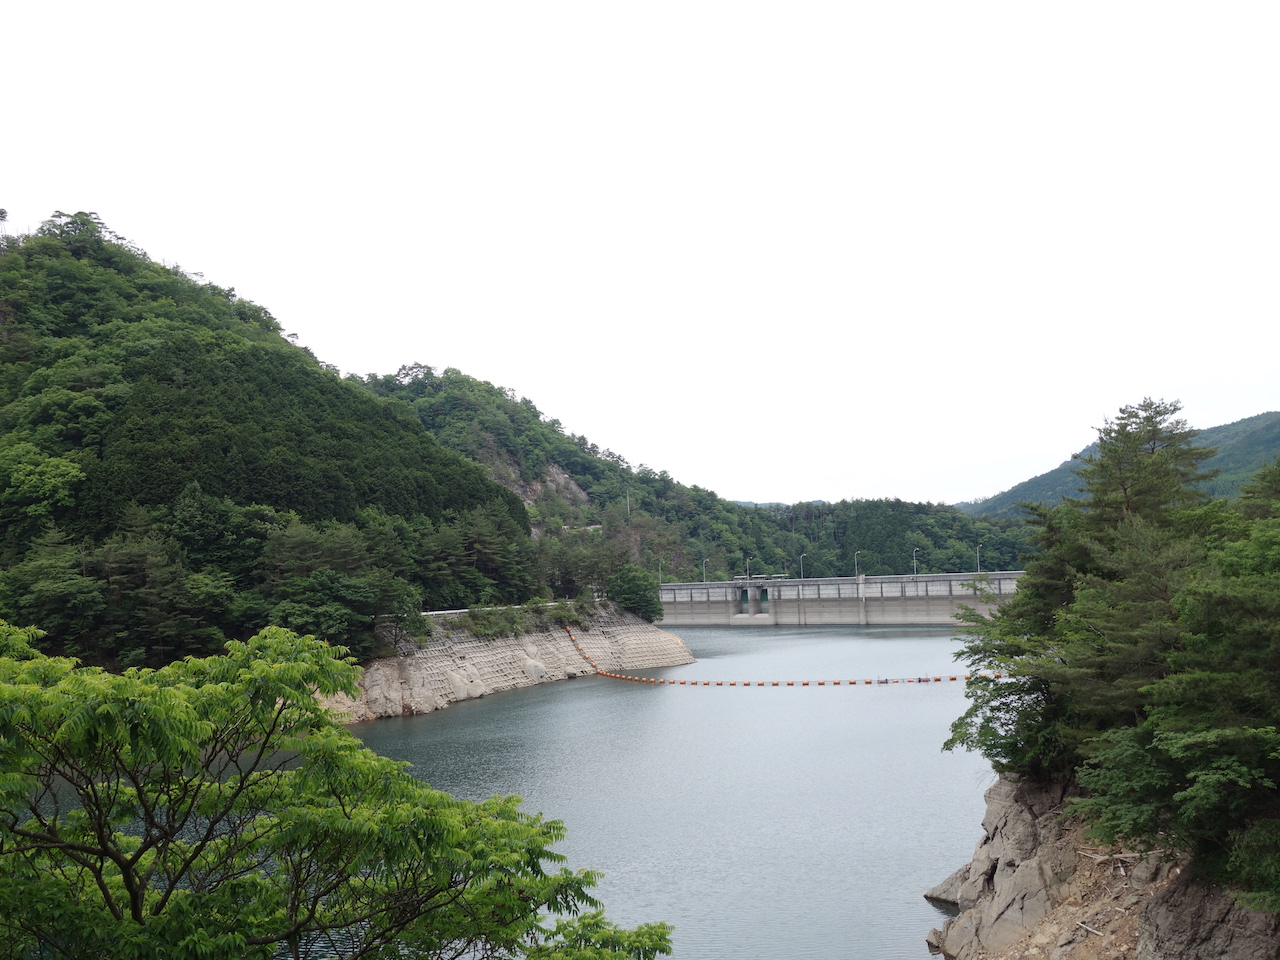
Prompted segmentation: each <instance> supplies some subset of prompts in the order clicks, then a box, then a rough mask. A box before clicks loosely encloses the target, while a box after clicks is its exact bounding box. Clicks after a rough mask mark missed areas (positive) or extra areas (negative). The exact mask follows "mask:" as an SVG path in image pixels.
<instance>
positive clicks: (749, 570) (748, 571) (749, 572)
mask: <svg viewBox="0 0 1280 960" xmlns="http://www.w3.org/2000/svg"><path fill="white" fill-rule="evenodd" d="M747 579H748V580H750V579H751V558H750V557H747Z"/></svg>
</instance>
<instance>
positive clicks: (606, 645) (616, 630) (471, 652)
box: [327, 608, 694, 721]
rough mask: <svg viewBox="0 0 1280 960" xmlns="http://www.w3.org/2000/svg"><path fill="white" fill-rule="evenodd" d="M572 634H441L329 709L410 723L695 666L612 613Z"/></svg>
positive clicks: (661, 639) (367, 673) (376, 663)
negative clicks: (493, 697)
mask: <svg viewBox="0 0 1280 960" xmlns="http://www.w3.org/2000/svg"><path fill="white" fill-rule="evenodd" d="M570 629H572V631H573V637H572V638H570V636H569V633H568V632H566V631H565V629H564V628H563V627H551V628H549V629H547V630H544V631H539V632H536V633H526V634H522V635H521V636H519V637H502V638H498V639H493V640H484V639H480V638H477V637H475V636H472V635H471V634H469V633H464V632H460V631H456V630H449V629H448V628H447V627H446V628H445V629H443V630H437V633H436V635H435V636H433V637H432V638H431V640H429V641H428V642H427V643H426V645H425V646H424V647H423V648H422V649H420V650H416V651H414V652H406V653H405V654H403V655H401V656H396V657H386V658H383V659H379V660H373V661H370V662H369V663H367V664H365V667H364V675H363V677H362V678H361V681H360V694H359V696H357V697H356V698H355V699H354V700H353V699H352V698H350V697H346V696H338V697H333V698H331V699H329V700H328V701H327V704H328V706H329V707H330V708H331V709H333V710H334V711H335V712H336V713H338V714H340V715H342V716H344V717H345V718H347V719H349V720H351V721H359V720H373V719H376V718H378V717H400V716H409V715H413V714H419V713H430V712H431V711H432V710H439V709H442V708H443V707H446V706H448V705H449V704H450V703H455V702H457V701H459V700H467V699H470V698H473V697H482V696H484V695H485V694H487V693H494V692H496V691H499V690H510V689H513V688H515V687H527V686H532V685H533V684H535V683H548V682H551V681H554V680H568V679H572V678H574V677H578V676H582V675H585V674H590V673H594V672H596V670H606V671H610V672H616V671H622V670H644V669H647V668H650V667H664V666H674V665H676V664H681V663H693V661H694V658H693V655H692V654H691V653H690V652H689V648H688V647H687V646H685V643H684V641H683V640H681V639H680V638H679V637H677V636H676V635H675V634H673V633H668V632H667V631H665V630H661V629H659V628H658V627H655V626H654V625H653V624H651V623H647V622H646V621H644V620H642V619H640V618H639V617H637V616H635V615H634V614H630V613H624V612H622V611H619V610H616V609H611V608H604V609H601V610H600V611H598V612H597V613H596V614H595V615H594V616H593V617H592V619H591V620H590V621H588V622H586V623H584V624H583V625H582V626H580V627H577V626H575V627H571V628H570ZM575 640H576V641H577V644H576V645H575V642H574V641H575ZM578 645H580V646H581V647H582V650H581V651H579V650H578V648H577V647H578ZM584 654H585V655H586V656H585V657H584ZM588 661H591V662H590V663H589V662H588ZM591 663H594V664H595V667H592V666H591Z"/></svg>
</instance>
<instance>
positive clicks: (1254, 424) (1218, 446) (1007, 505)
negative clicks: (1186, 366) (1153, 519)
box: [957, 412, 1280, 517]
mask: <svg viewBox="0 0 1280 960" xmlns="http://www.w3.org/2000/svg"><path fill="white" fill-rule="evenodd" d="M1200 441H1201V442H1202V443H1203V444H1204V445H1205V446H1206V447H1211V448H1213V449H1214V450H1215V451H1216V452H1215V453H1214V454H1213V456H1212V457H1210V458H1209V459H1208V460H1207V461H1205V467H1206V468H1207V469H1208V470H1209V471H1210V472H1211V473H1212V476H1208V477H1206V478H1205V479H1204V480H1201V481H1200V482H1199V483H1198V484H1197V485H1196V489H1198V490H1200V491H1202V492H1204V493H1207V494H1208V495H1209V496H1211V497H1217V498H1220V499H1231V498H1234V497H1238V496H1239V495H1240V491H1241V488H1242V487H1243V486H1244V485H1245V484H1246V483H1248V482H1249V479H1250V477H1252V476H1253V475H1254V474H1256V473H1257V472H1258V471H1259V470H1261V469H1262V467H1263V466H1264V465H1265V464H1267V463H1270V462H1271V461H1273V460H1275V459H1276V458H1277V457H1280V413H1275V412H1272V413H1260V414H1258V415H1257V416H1254V417H1246V418H1245V419H1244V420H1237V421H1236V422H1235V423H1225V424H1222V425H1220V426H1216V427H1207V428H1206V429H1204V430H1203V431H1201V434H1200ZM1094 452H1095V447H1093V446H1091V447H1088V448H1087V449H1085V450H1083V451H1081V452H1080V454H1078V455H1076V456H1075V457H1072V458H1071V459H1070V460H1067V461H1065V462H1064V463H1061V464H1059V465H1058V466H1057V467H1055V468H1054V469H1052V470H1050V471H1049V472H1048V473H1042V474H1040V475H1039V476H1036V477H1032V478H1031V479H1030V480H1024V481H1023V482H1022V483H1019V484H1017V485H1016V486H1014V487H1011V488H1010V489H1008V490H1006V491H1004V492H1003V493H1000V494H997V495H996V496H994V497H988V498H987V499H986V500H982V501H979V502H975V503H961V504H957V507H959V508H960V509H961V510H962V511H964V512H965V513H966V514H968V515H970V516H985V517H1011V516H1021V515H1023V513H1024V511H1023V510H1022V508H1021V507H1020V506H1019V504H1022V503H1040V504H1045V505H1047V506H1050V507H1053V506H1056V505H1058V504H1059V503H1061V502H1062V500H1063V498H1064V497H1074V496H1075V495H1076V494H1078V493H1079V492H1080V491H1079V487H1080V480H1079V478H1078V477H1077V476H1076V470H1078V469H1079V468H1080V466H1081V465H1082V464H1083V462H1084V461H1083V460H1081V459H1080V458H1081V457H1084V456H1088V455H1090V454H1092V453H1094Z"/></svg>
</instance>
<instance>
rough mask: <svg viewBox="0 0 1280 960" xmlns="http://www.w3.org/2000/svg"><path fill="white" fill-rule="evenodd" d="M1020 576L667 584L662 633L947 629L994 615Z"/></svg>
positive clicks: (992, 574)
mask: <svg viewBox="0 0 1280 960" xmlns="http://www.w3.org/2000/svg"><path fill="white" fill-rule="evenodd" d="M1022 573H1023V571H1021V570H999V571H991V572H985V571H984V572H983V573H927V574H916V575H911V574H906V575H902V576H892V577H868V576H866V575H862V576H857V577H810V578H806V579H803V580H796V579H789V578H786V577H780V576H779V577H751V578H747V577H739V578H736V579H734V580H732V581H729V582H725V581H715V582H706V583H663V584H661V585H659V588H658V596H659V598H660V599H661V601H662V619H661V620H659V621H658V623H659V625H661V626H663V627H678V626H726V625H728V626H779V625H780V626H797V625H798V626H807V625H814V626H817V625H862V624H892V625H902V626H908V625H922V626H923V625H942V624H951V623H954V622H955V615H956V614H957V613H958V612H959V611H960V608H961V607H962V606H965V607H971V608H973V609H974V610H976V611H978V612H979V613H983V614H986V613H990V612H991V611H992V610H993V609H994V608H995V607H996V606H998V605H999V603H1000V600H1001V598H1004V597H1009V596H1012V595H1013V594H1014V593H1016V592H1017V589H1018V578H1019V577H1021V576H1022Z"/></svg>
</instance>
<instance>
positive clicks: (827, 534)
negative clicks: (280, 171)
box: [0, 213, 1027, 668]
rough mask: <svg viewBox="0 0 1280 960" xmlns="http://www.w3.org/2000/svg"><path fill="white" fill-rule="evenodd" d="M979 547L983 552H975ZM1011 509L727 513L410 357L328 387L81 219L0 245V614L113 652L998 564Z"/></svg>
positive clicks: (1020, 544)
mask: <svg viewBox="0 0 1280 960" xmlns="http://www.w3.org/2000/svg"><path fill="white" fill-rule="evenodd" d="M979 545H981V546H979ZM1026 545H1027V544H1026V540H1025V535H1024V529H1023V526H1022V524H1021V523H1020V522H1019V521H1018V520H1015V519H1010V518H1005V519H1002V520H999V521H988V520H985V519H971V518H969V517H966V516H964V515H963V514H961V513H959V512H958V511H956V510H955V509H953V508H951V507H946V506H942V505H934V504H916V503H905V502H901V501H897V500H877V501H853V502H847V501H846V502H841V503H836V504H825V503H808V504H797V505H794V506H782V505H774V506H768V507H755V506H746V505H741V504H735V503H730V502H728V501H725V500H722V499H720V498H719V497H717V496H716V495H715V494H714V493H713V492H711V491H709V490H704V489H701V488H699V487H696V486H693V487H690V486H685V485H683V484H681V483H678V482H676V481H675V480H673V479H672V478H671V477H670V476H668V475H667V474H666V473H665V472H662V471H655V470H653V469H651V468H649V467H647V466H643V465H641V466H639V467H632V466H631V465H630V464H629V463H628V462H627V461H626V459H625V458H624V457H622V456H620V455H618V454H616V453H613V452H612V451H610V450H608V449H605V450H601V449H600V448H599V447H597V446H596V445H595V444H593V443H591V442H590V441H589V440H587V439H586V438H585V437H580V436H573V435H566V434H565V432H564V431H563V430H562V429H561V427H560V424H559V423H558V422H557V421H555V420H554V419H548V418H546V417H544V416H543V415H542V414H541V413H540V412H539V411H538V410H537V408H536V407H535V406H534V405H533V404H532V403H531V402H530V401H529V400H527V399H520V400H517V399H516V398H515V397H514V396H512V395H511V394H510V393H509V392H508V391H504V390H501V389H499V388H497V387H494V386H492V385H490V384H488V383H484V382H481V381H477V380H475V379H472V378H470V377H467V376H466V375H464V374H462V373H460V372H458V371H456V370H446V371H444V373H442V374H439V375H437V374H436V373H435V372H434V371H433V370H432V369H431V368H430V367H426V366H423V365H412V366H406V367H403V368H401V369H400V370H399V371H398V372H397V373H396V374H386V375H383V374H370V375H368V376H366V377H364V378H357V377H348V378H345V379H344V378H342V377H340V376H339V375H338V373H337V371H336V370H334V369H333V368H332V367H329V366H328V365H326V364H324V363H323V362H321V361H319V360H318V359H317V358H316V357H314V356H313V355H312V354H311V353H310V352H309V351H308V350H306V349H305V348H304V347H300V346H298V345H297V344H295V343H293V342H291V341H290V339H289V338H287V337H285V336H283V335H282V334H281V329H280V325H279V323H278V322H277V321H276V320H275V319H274V318H273V317H272V316H271V314H270V313H269V312H268V311H267V310H265V309H264V308H262V307H261V306H258V305H257V304H254V303H251V302H249V301H246V300H244V299H242V298H240V297H238V296H237V295H236V293H235V291H234V290H232V289H223V288H221V287H218V286H216V285H214V284H210V283H206V282H204V281H203V279H202V278H200V277H199V276H195V275H188V274H186V273H184V272H183V271H182V270H180V269H178V268H176V267H171V266H166V265H163V264H160V263H157V262H155V261H154V260H152V259H151V258H149V257H148V256H147V255H146V253H145V252H143V251H142V250H141V249H139V248H138V247H137V246H136V245H135V244H132V243H130V242H129V241H128V240H126V239H124V238H121V237H119V236H117V235H115V234H114V233H113V232H112V231H111V230H110V228H109V227H107V226H106V225H105V224H103V223H102V222H101V221H100V220H99V219H98V218H97V217H96V215H94V214H87V213H76V214H65V213H58V214H55V215H54V216H53V217H52V218H50V219H49V220H48V221H46V222H45V223H44V224H43V225H42V226H41V228H40V229H39V230H38V231H37V232H36V233H35V234H34V235H31V236H5V237H0V571H2V572H0V617H3V618H4V619H7V620H9V621H10V622H13V623H18V624H23V625H28V624H30V625H37V626H39V627H41V628H42V629H43V630H44V631H45V636H44V638H43V639H42V641H41V642H42V644H43V646H44V648H45V649H46V650H49V651H53V652H58V653H64V654H70V655H74V656H77V657H80V658H81V659H82V660H84V661H85V662H88V663H96V664H103V665H107V666H112V667H115V668H120V667H124V666H128V665H130V664H152V665H159V664H163V663H165V662H168V661H169V660H172V659H174V658H176V657H179V656H183V655H189V654H193V655H203V654H208V653H211V652H214V651H216V650H219V649H221V647H222V644H223V643H224V642H225V641H226V640H227V639H230V638H235V639H245V638H247V637H248V636H249V635H251V634H252V633H254V632H256V631H257V630H260V629H261V628H263V627H265V626H267V625H277V626H285V627H290V628H292V629H296V630H298V631H300V632H303V633H314V634H316V635H319V636H322V637H326V638H328V639H330V640H332V641H334V642H337V643H341V644H343V645H345V646H347V647H349V648H351V649H352V650H354V651H355V652H356V653H357V654H358V655H360V656H370V655H373V654H374V653H375V652H378V650H379V648H378V645H377V642H376V640H375V636H374V632H373V629H372V625H373V623H374V622H375V620H377V621H378V622H380V623H392V624H396V625H398V626H399V627H400V630H401V632H402V633H404V634H407V635H409V636H410V637H411V636H412V634H413V633H414V632H416V631H420V630H421V629H424V628H423V625H422V623H421V618H419V617H418V616H416V614H417V612H418V611H420V610H422V609H459V608H464V607H473V606H483V605H492V604H511V603H522V602H525V601H528V600H530V599H535V598H539V597H541V598H548V599H550V598H576V597H577V596H579V595H580V594H583V593H585V592H597V591H600V590H606V589H607V588H608V585H609V584H610V583H611V582H612V581H613V580H614V578H615V577H617V576H619V574H620V573H621V572H622V571H623V570H624V568H628V567H632V566H639V567H641V568H643V569H644V570H646V571H648V573H649V574H650V575H651V576H652V577H653V578H655V579H656V578H659V577H660V578H662V579H664V580H668V581H671V580H700V579H703V578H704V577H705V578H707V579H712V580H717V579H719V580H723V579H728V578H730V577H732V576H733V575H735V574H738V573H743V572H745V571H746V568H747V565H748V564H750V566H751V569H752V571H753V572H758V573H761V574H773V573H787V574H790V575H792V576H799V575H800V573H801V572H802V570H801V567H802V566H803V573H804V574H805V575H806V576H832V575H851V574H853V573H854V572H855V570H856V571H857V572H860V573H865V574H871V575H876V574H888V573H903V572H907V571H909V570H911V569H912V562H913V560H914V561H915V562H916V563H917V564H918V568H919V569H920V570H921V571H965V570H971V569H974V567H975V566H976V565H977V562H978V551H979V550H980V551H981V557H982V561H983V564H984V566H986V567H988V568H1001V567H1002V568H1006V569H1007V568H1013V567H1015V566H1016V565H1017V564H1018V557H1019V555H1020V553H1021V552H1022V551H1023V550H1024V549H1025V547H1026Z"/></svg>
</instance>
